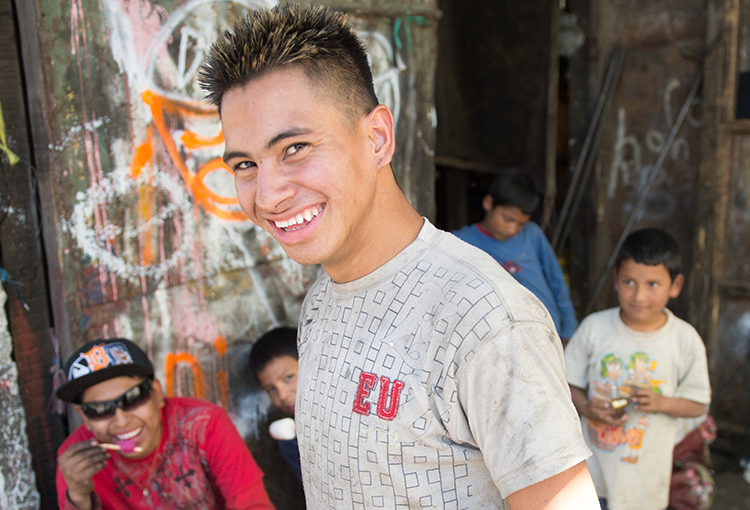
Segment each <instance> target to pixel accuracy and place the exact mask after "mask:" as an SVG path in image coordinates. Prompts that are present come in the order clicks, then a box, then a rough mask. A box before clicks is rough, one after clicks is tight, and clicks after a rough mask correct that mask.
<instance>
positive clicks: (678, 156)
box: [607, 78, 700, 219]
mask: <svg viewBox="0 0 750 510" xmlns="http://www.w3.org/2000/svg"><path fill="white" fill-rule="evenodd" d="M679 87H680V81H679V80H678V79H677V78H673V79H672V80H670V81H669V82H668V84H667V86H666V87H665V90H664V97H663V101H664V116H665V121H666V125H667V126H668V127H670V128H671V126H672V125H673V123H674V116H673V109H672V95H673V93H674V91H675V90H677V89H678V88H679ZM698 104H699V101H698V100H696V101H694V102H693V105H692V106H693V107H694V106H696V105H698ZM686 120H687V123H688V125H689V126H691V127H693V128H697V127H700V121H698V120H696V118H695V115H694V114H693V112H692V108H691V110H690V111H689V113H688V116H687V117H686ZM625 124H626V111H625V108H623V107H620V108H619V109H618V110H617V128H616V131H615V144H614V148H613V153H614V154H613V157H612V165H611V166H610V172H609V183H608V186H607V198H608V199H612V198H613V197H614V196H615V193H616V192H617V188H618V184H619V183H620V182H622V185H623V186H624V187H631V186H639V185H640V184H641V183H643V182H644V180H645V179H646V178H647V176H648V174H649V172H650V170H651V168H653V165H651V164H649V165H645V166H644V164H643V157H644V155H643V150H642V147H641V142H639V140H638V138H637V137H636V136H635V135H632V134H630V135H629V134H627V132H626V127H625ZM666 138H667V135H666V134H665V133H663V132H661V131H659V130H656V129H650V130H649V131H648V132H647V133H646V136H645V140H644V143H645V145H646V149H648V151H650V152H651V153H654V154H658V153H659V152H661V150H662V149H663V148H664V143H665V141H666ZM669 157H670V158H671V159H672V160H673V161H682V162H683V163H684V164H689V163H690V144H689V142H688V140H687V139H686V138H685V137H684V136H679V137H677V138H675V140H674V142H673V144H672V147H671V148H670V151H669ZM665 180H666V174H665V172H661V173H660V174H659V176H658V177H657V179H656V182H655V187H654V188H652V190H651V192H650V201H651V202H658V203H659V204H660V207H659V208H658V209H659V210H658V211H651V212H652V215H654V216H656V218H655V219H665V218H667V217H669V216H670V215H671V214H672V213H673V212H674V210H675V205H676V204H675V199H674V197H673V196H672V195H671V194H669V193H665V192H662V191H660V190H659V189H658V186H659V184H662V183H664V182H665Z"/></svg>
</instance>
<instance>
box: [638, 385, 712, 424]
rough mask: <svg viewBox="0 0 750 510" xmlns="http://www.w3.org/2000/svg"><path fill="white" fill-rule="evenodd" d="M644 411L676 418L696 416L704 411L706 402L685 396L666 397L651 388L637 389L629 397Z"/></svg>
mask: <svg viewBox="0 0 750 510" xmlns="http://www.w3.org/2000/svg"><path fill="white" fill-rule="evenodd" d="M630 401H631V402H633V403H634V404H635V408H636V409H638V410H639V411H643V412H644V413H664V414H668V415H670V416H674V417H677V418H697V417H698V416H702V415H704V414H705V413H706V410H707V409H706V408H707V406H706V404H701V403H699V402H695V401H693V400H688V399H686V398H676V397H666V396H664V395H659V394H658V393H656V392H655V391H653V390H650V389H649V390H638V391H636V392H635V395H634V396H633V397H632V398H631V399H630Z"/></svg>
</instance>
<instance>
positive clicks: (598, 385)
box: [591, 352, 622, 400]
mask: <svg viewBox="0 0 750 510" xmlns="http://www.w3.org/2000/svg"><path fill="white" fill-rule="evenodd" d="M600 374H601V377H602V378H601V380H598V381H597V380H594V381H591V387H592V388H593V390H594V398H599V399H602V400H615V399H618V398H622V396H621V395H620V386H619V384H618V381H619V379H620V377H621V376H622V358H621V357H620V355H619V354H617V353H614V352H610V353H609V354H606V355H604V356H603V357H602V361H601V371H600Z"/></svg>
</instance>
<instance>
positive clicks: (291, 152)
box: [286, 143, 307, 156]
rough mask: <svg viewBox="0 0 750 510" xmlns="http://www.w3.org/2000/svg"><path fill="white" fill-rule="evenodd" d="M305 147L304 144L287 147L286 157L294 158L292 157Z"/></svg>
mask: <svg viewBox="0 0 750 510" xmlns="http://www.w3.org/2000/svg"><path fill="white" fill-rule="evenodd" d="M306 145H307V144H306V143H295V144H294V145H291V146H290V147H289V148H288V149H287V150H286V155H287V156H294V155H295V154H297V153H298V152H299V151H301V150H302V149H303V148H304V147H305V146H306Z"/></svg>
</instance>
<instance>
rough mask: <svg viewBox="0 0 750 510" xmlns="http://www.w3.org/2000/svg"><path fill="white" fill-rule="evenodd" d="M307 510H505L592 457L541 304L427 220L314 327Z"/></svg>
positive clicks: (330, 299) (303, 427)
mask: <svg viewBox="0 0 750 510" xmlns="http://www.w3.org/2000/svg"><path fill="white" fill-rule="evenodd" d="M299 327H300V337H299V339H300V340H299V354H300V360H299V361H300V371H299V376H298V385H299V388H300V389H299V390H298V392H297V404H296V419H297V432H298V437H299V444H300V454H301V461H302V477H303V480H304V486H305V494H306V499H307V505H308V508H310V509H312V510H315V509H326V510H327V509H329V508H341V509H351V508H389V509H390V508H407V507H409V508H472V509H474V508H502V507H503V505H504V500H503V498H505V497H507V496H508V495H509V494H512V493H514V492H516V491H518V490H520V489H523V488H525V487H528V486H530V485H532V484H534V483H537V482H540V481H542V480H545V479H547V478H549V477H551V476H553V475H555V474H558V473H560V472H562V471H565V470H566V469H568V468H570V467H572V466H574V465H576V464H578V463H580V462H582V461H583V460H584V459H586V457H588V456H589V455H590V452H589V450H588V448H587V447H586V444H585V441H584V439H583V437H582V436H581V429H580V422H579V419H578V415H577V413H576V411H575V409H574V407H573V405H572V403H571V399H570V392H569V388H568V386H567V384H566V382H565V378H564V369H563V357H562V348H561V344H560V340H559V339H558V337H557V334H556V333H555V328H554V325H553V323H552V320H551V318H550V316H549V314H548V313H547V311H546V310H545V309H544V307H543V306H542V305H541V303H540V302H539V300H537V299H536V298H535V297H534V296H533V295H532V294H531V293H530V292H529V291H527V290H526V289H524V288H523V287H522V286H521V285H519V284H518V283H517V282H516V281H515V280H514V279H513V278H512V277H511V276H510V275H509V274H508V273H506V272H505V270H504V269H502V268H501V267H500V265H498V264H497V262H495V261H494V260H493V259H492V258H491V257H490V256H489V255H487V254H485V253H484V252H482V251H481V250H479V249H477V248H474V247H473V246H470V245H468V244H466V243H464V242H463V241H460V240H459V239H457V238H456V237H455V236H453V235H452V234H448V233H445V232H442V231H439V230H437V229H436V228H435V227H433V226H432V225H431V224H430V223H429V222H428V221H426V220H425V224H424V226H423V228H422V230H421V232H420V234H419V236H418V238H417V239H416V240H415V241H414V242H413V243H412V244H410V245H409V246H408V247H407V248H405V249H404V250H403V251H402V252H401V253H399V254H398V255H397V256H396V257H394V258H393V259H392V260H390V261H389V262H387V263H386V264H385V265H383V266H381V267H380V268H378V269H377V270H375V271H373V272H372V273H370V274H368V275H367V276H365V277H363V278H361V279H359V280H356V281H353V282H349V283H345V284H336V283H334V282H332V281H331V279H330V278H329V277H328V276H327V275H323V276H322V277H321V278H320V279H319V280H318V281H317V282H316V283H315V284H314V286H313V287H312V289H311V290H310V292H309V294H308V296H307V298H306V300H305V304H304V307H303V313H302V315H301V317H300V325H299Z"/></svg>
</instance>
